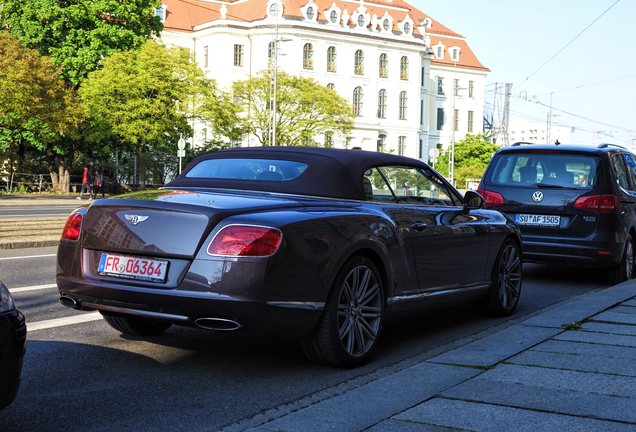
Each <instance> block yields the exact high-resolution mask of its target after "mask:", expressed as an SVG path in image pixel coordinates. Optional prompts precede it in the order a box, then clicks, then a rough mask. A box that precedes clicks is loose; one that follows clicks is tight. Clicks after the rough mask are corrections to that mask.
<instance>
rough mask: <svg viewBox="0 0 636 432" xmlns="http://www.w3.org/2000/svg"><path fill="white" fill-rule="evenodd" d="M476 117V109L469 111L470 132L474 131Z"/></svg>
mask: <svg viewBox="0 0 636 432" xmlns="http://www.w3.org/2000/svg"><path fill="white" fill-rule="evenodd" d="M474 117H475V112H474V111H468V132H472V131H473V121H474Z"/></svg>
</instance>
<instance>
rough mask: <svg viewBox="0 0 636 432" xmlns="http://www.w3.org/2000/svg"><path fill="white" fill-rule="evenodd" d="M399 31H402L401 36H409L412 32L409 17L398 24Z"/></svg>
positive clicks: (411, 23)
mask: <svg viewBox="0 0 636 432" xmlns="http://www.w3.org/2000/svg"><path fill="white" fill-rule="evenodd" d="M399 26H400V29H401V30H402V34H405V35H407V36H410V35H411V33H412V32H413V20H412V19H411V17H410V16H408V15H407V16H405V17H404V19H403V20H402V21H401V22H400V23H399Z"/></svg>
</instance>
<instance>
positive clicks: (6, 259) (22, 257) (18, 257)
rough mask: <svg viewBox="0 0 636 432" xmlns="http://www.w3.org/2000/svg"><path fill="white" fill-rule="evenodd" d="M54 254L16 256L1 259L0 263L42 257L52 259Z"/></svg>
mask: <svg viewBox="0 0 636 432" xmlns="http://www.w3.org/2000/svg"><path fill="white" fill-rule="evenodd" d="M55 255H56V254H46V255H24V256H16V257H1V258H0V261H8V260H17V259H29V258H44V257H54V256H55Z"/></svg>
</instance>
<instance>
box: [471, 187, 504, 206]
mask: <svg viewBox="0 0 636 432" xmlns="http://www.w3.org/2000/svg"><path fill="white" fill-rule="evenodd" d="M477 193H479V194H480V195H481V196H482V197H483V198H484V207H494V206H498V205H502V204H503V203H504V202H505V200H504V197H503V195H501V194H500V193H497V192H493V191H489V190H486V189H477Z"/></svg>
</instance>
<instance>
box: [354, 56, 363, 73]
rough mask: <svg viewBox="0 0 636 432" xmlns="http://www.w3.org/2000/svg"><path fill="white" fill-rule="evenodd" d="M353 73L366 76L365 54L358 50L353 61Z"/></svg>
mask: <svg viewBox="0 0 636 432" xmlns="http://www.w3.org/2000/svg"><path fill="white" fill-rule="evenodd" d="M353 73H354V74H356V75H364V53H363V52H362V50H357V51H356V53H355V55H354V59H353Z"/></svg>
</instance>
